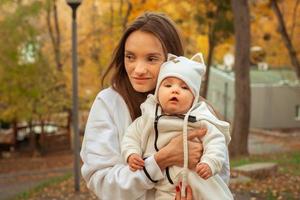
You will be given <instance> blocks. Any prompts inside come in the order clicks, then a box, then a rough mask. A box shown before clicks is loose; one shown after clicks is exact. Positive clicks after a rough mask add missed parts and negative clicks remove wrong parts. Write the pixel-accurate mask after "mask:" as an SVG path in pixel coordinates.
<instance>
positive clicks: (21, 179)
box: [0, 168, 72, 200]
mask: <svg viewBox="0 0 300 200" xmlns="http://www.w3.org/2000/svg"><path fill="white" fill-rule="evenodd" d="M68 172H72V169H70V168H56V169H49V170H41V171H23V172H17V173H8V174H0V194H1V195H0V200H9V199H11V198H13V197H14V196H16V195H17V194H19V193H22V192H24V191H28V190H30V189H32V188H35V187H36V186H38V185H40V184H41V183H43V182H44V181H45V180H46V179H48V178H52V177H58V176H62V175H64V174H66V173H68ZM45 177H46V178H45Z"/></svg>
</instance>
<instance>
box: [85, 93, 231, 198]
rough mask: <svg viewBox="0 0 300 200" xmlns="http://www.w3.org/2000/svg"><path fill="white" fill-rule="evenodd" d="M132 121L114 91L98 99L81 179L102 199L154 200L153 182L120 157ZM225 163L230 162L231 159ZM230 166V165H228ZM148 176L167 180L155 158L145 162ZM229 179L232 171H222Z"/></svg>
mask: <svg viewBox="0 0 300 200" xmlns="http://www.w3.org/2000/svg"><path fill="white" fill-rule="evenodd" d="M131 122H132V120H131V117H130V114H129V111H128V108H127V105H126V104H125V102H124V100H123V98H122V97H121V96H120V95H119V94H118V93H117V92H116V91H114V90H113V89H112V88H107V89H104V90H102V91H101V92H100V93H99V94H98V95H97V97H96V99H95V101H94V103H93V106H92V108H91V110H90V114H89V118H88V121H87V124H86V129H85V135H84V140H83V143H82V148H81V152H80V155H81V158H82V161H83V166H82V168H81V172H82V176H83V178H84V180H85V181H86V183H87V186H88V188H89V189H90V190H92V191H93V192H94V193H95V194H96V195H97V197H98V198H99V199H102V200H135V199H145V200H154V192H155V191H154V190H152V188H153V187H154V183H152V182H151V181H150V180H149V179H148V178H147V176H146V175H145V174H144V172H143V171H137V172H131V171H130V169H129V167H128V166H127V164H126V163H125V162H124V160H123V158H122V156H121V141H122V139H123V136H124V132H125V130H126V129H127V128H128V126H129V125H130V124H131ZM225 163H227V164H228V163H229V161H228V157H227V158H226V161H225ZM228 166H229V165H228ZM145 167H146V169H147V171H148V173H149V175H150V176H151V177H152V178H153V179H155V180H161V179H163V178H164V175H163V173H162V172H161V170H160V168H159V166H158V165H157V163H156V162H155V159H154V157H153V156H151V157H148V158H147V159H146V161H145ZM220 176H221V177H223V179H224V180H225V182H226V180H229V168H225V170H224V171H221V172H220Z"/></svg>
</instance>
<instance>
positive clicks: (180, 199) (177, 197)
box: [175, 185, 193, 200]
mask: <svg viewBox="0 0 300 200" xmlns="http://www.w3.org/2000/svg"><path fill="white" fill-rule="evenodd" d="M180 191H181V189H180V186H176V195H175V200H193V192H192V188H191V187H190V186H189V185H187V186H186V194H185V197H181V192H180Z"/></svg>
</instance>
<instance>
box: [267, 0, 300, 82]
mask: <svg viewBox="0 0 300 200" xmlns="http://www.w3.org/2000/svg"><path fill="white" fill-rule="evenodd" d="M271 6H272V8H273V10H274V12H275V14H276V17H277V20H278V26H279V31H280V34H281V37H282V40H283V42H284V44H285V47H286V48H287V50H288V52H289V56H290V59H291V63H292V65H293V67H294V69H295V72H296V74H297V77H298V79H300V62H299V59H298V58H297V52H296V50H295V48H294V46H293V44H292V41H291V38H290V36H289V35H288V33H287V30H286V27H285V23H284V20H283V16H282V13H281V11H280V9H279V7H278V4H277V0H271Z"/></svg>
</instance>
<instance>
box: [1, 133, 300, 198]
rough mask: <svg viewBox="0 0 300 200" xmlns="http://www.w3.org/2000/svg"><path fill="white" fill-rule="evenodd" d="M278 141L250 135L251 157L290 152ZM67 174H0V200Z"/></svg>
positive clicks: (62, 170)
mask: <svg viewBox="0 0 300 200" xmlns="http://www.w3.org/2000/svg"><path fill="white" fill-rule="evenodd" d="M276 137H278V136H276ZM299 138H300V137H299ZM299 138H298V139H299ZM278 141H279V140H278V139H277V140H274V139H272V136H270V135H269V136H266V135H258V134H250V135H249V152H250V154H252V155H253V154H268V153H277V152H285V151H289V150H290V148H289V146H288V145H284V144H283V143H281V142H278ZM67 172H72V169H71V168H56V169H50V170H44V171H40V170H39V171H22V172H17V173H13V174H12V173H10V174H0V194H1V195H0V200H9V199H11V198H12V197H14V196H15V195H16V194H18V193H21V192H24V191H28V190H29V189H31V188H34V187H36V186H37V185H39V184H41V183H42V182H43V181H45V180H46V179H47V178H50V177H57V176H61V175H64V174H65V173H67ZM252 197H253V195H252ZM235 199H237V200H249V199H251V197H250V195H249V194H236V198H235ZM256 199H259V198H256Z"/></svg>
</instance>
